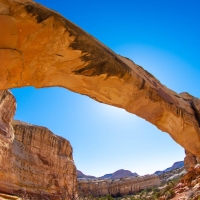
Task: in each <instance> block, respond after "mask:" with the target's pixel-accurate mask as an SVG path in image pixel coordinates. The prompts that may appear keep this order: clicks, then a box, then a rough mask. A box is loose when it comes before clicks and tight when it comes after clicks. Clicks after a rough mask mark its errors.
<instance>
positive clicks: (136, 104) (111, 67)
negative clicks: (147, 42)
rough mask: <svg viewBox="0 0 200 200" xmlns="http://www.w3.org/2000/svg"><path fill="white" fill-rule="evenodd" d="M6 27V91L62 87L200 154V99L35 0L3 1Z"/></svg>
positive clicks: (2, 75) (1, 74)
mask: <svg viewBox="0 0 200 200" xmlns="http://www.w3.org/2000/svg"><path fill="white" fill-rule="evenodd" d="M0 27H1V29H0V60H1V66H0V89H6V88H14V87H22V86H35V87H49V86H61V87H64V88H67V89H69V90H71V91H74V92H78V93H81V94H85V95H88V96H90V97H91V98H93V99H95V100H97V101H99V102H103V103H106V104H110V105H113V106H116V107H120V108H123V109H125V110H127V111H128V112H131V113H134V114H136V115H138V116H139V117H142V118H144V119H146V120H147V121H149V122H150V123H152V124H154V125H155V126H157V128H159V129H160V130H162V131H164V132H167V133H169V134H170V136H171V137H172V138H173V139H174V140H175V141H176V142H177V143H179V144H180V145H182V146H183V147H184V148H185V149H187V150H188V151H190V152H191V153H193V154H195V155H198V156H200V129H199V125H200V114H199V113H200V112H199V111H200V100H199V99H198V98H195V97H192V96H190V95H189V94H187V93H182V94H177V93H175V92H174V91H172V90H170V89H168V88H167V87H165V86H164V85H162V84H161V83H160V82H159V81H158V80H157V79H156V78H155V77H154V76H152V75H151V74H150V73H148V72H147V71H145V70H144V69H143V68H142V67H140V66H138V65H136V64H135V63H133V62H132V61H131V60H129V59H127V58H124V57H122V56H119V55H117V54H115V53H114V52H113V51H111V50H110V49H108V48H107V47H106V46H104V45H103V44H101V43H100V42H99V41H97V40H96V39H95V38H93V37H92V36H90V35H89V34H87V33H85V32H84V31H83V30H81V29H80V28H78V27H77V26H75V25H74V24H72V23H71V22H69V21H68V20H66V19H64V18H63V17H62V16H60V15H59V14H58V13H55V12H54V11H51V10H49V9H47V8H44V7H42V6H41V5H39V4H37V3H34V2H32V1H26V0H24V1H19V0H0ZM105 34H106V33H105ZM158 67H159V66H158Z"/></svg>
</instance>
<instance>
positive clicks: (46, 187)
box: [0, 91, 77, 200]
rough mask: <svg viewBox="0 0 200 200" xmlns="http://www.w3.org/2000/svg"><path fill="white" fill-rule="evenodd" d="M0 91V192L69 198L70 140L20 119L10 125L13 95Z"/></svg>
mask: <svg viewBox="0 0 200 200" xmlns="http://www.w3.org/2000/svg"><path fill="white" fill-rule="evenodd" d="M0 95H1V101H0V116H2V117H1V120H2V122H1V123H0V128H1V129H2V130H5V131H4V132H3V134H1V137H0V163H1V164H0V192H2V193H7V194H14V195H17V196H20V197H24V198H25V199H38V200H39V199H51V200H61V199H62V200H63V199H71V197H73V196H74V195H76V181H77V180H76V167H75V165H74V161H73V157H72V147H71V145H70V143H69V141H67V140H66V139H64V138H62V137H59V136H57V135H55V134H53V133H52V132H51V131H50V130H48V129H47V128H45V127H41V126H34V125H31V124H27V123H24V122H20V121H12V126H13V128H12V126H11V125H10V121H11V119H12V117H13V113H14V112H15V101H14V97H13V96H12V94H11V93H10V92H9V91H1V92H0ZM7 102H8V103H7ZM5 127H6V128H7V127H8V128H7V129H6V128H5ZM13 129H14V134H13ZM8 133H9V134H8ZM10 135H12V140H11V139H9V140H7V137H8V136H9V137H10ZM13 198H14V197H13Z"/></svg>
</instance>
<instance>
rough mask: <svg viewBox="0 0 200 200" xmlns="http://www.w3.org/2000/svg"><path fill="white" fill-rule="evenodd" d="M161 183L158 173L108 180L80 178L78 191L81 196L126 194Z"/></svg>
mask: <svg viewBox="0 0 200 200" xmlns="http://www.w3.org/2000/svg"><path fill="white" fill-rule="evenodd" d="M158 185H160V179H159V177H158V176H157V175H146V176H140V177H129V178H121V179H114V180H111V179H107V180H78V192H79V195H80V196H83V197H84V195H87V196H90V195H92V196H102V195H107V194H111V195H114V196H117V195H126V194H133V193H135V192H138V191H140V190H143V189H147V188H151V187H153V186H158Z"/></svg>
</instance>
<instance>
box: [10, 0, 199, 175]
mask: <svg viewBox="0 0 200 200" xmlns="http://www.w3.org/2000/svg"><path fill="white" fill-rule="evenodd" d="M37 2H39V3H41V4H43V5H45V6H46V7H48V8H51V9H53V10H55V11H57V12H59V13H61V14H62V15H63V16H64V17H66V18H67V19H69V20H70V21H72V22H73V23H75V24H76V25H78V26H79V27H81V28H82V29H84V30H85V31H86V32H88V33H90V34H91V35H93V36H94V37H96V38H97V39H98V40H100V41H101V42H102V43H104V44H105V45H107V46H108V47H109V48H111V49H112V50H114V51H115V52H116V53H118V54H120V55H123V56H126V57H129V58H130V59H132V60H133V61H134V62H135V63H137V64H139V65H141V66H142V67H144V68H145V69H146V70H148V71H149V72H150V73H152V74H153V75H154V76H155V77H156V78H158V79H159V80H160V81H161V82H162V83H163V84H164V85H166V86H167V87H169V88H170V89H173V90H175V91H176V92H178V93H180V92H184V91H187V92H189V93H190V94H192V95H194V96H196V97H198V98H200V89H199V86H200V78H199V77H200V56H199V55H200V48H199V47H200V37H199V35H200V23H199V19H200V12H199V10H200V1H199V0H193V1H189V0H151V1H149V0H137V1H136V0H132V1H130V0H123V1H120V0H115V1H112V0H111V1H106V0H101V1H96V2H95V1H90V0H85V1H81V0H76V1H73V0H67V1H64V0H57V1H55V0H37ZM12 92H13V94H14V95H15V97H16V99H17V112H16V116H15V118H16V119H19V120H22V121H25V122H29V123H32V124H36V125H42V126H46V127H48V128H49V129H50V130H52V131H53V132H54V133H55V134H57V135H61V136H63V137H65V138H66V139H68V140H69V141H70V142H71V144H72V146H73V149H74V160H75V164H76V166H77V168H78V169H79V170H81V171H82V172H83V173H85V174H90V175H95V176H101V175H104V174H106V173H111V172H114V171H116V170H118V169H127V170H131V171H132V172H137V173H138V174H140V175H144V174H148V173H154V172H155V171H156V170H162V169H165V168H167V167H169V166H171V165H172V164H173V162H175V161H179V160H183V158H184V149H183V148H182V147H180V146H179V145H178V144H176V143H175V142H174V141H173V140H172V139H171V137H170V136H169V135H168V134H166V133H163V132H161V131H159V130H158V129H157V128H156V127H154V126H153V125H151V124H149V123H148V122H146V121H145V120H143V119H140V118H138V117H136V116H135V115H133V114H130V113H127V112H125V111H124V110H122V109H118V108H114V107H111V106H108V105H104V104H101V103H98V102H95V101H94V100H92V99H90V98H88V97H86V96H83V95H80V94H76V93H72V92H70V91H67V90H65V89H62V88H48V89H34V88H33V87H28V88H20V89H13V90H12Z"/></svg>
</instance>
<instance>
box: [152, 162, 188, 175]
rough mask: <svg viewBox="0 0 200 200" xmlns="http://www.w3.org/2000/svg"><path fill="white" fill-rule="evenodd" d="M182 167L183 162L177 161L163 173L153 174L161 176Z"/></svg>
mask: <svg viewBox="0 0 200 200" xmlns="http://www.w3.org/2000/svg"><path fill="white" fill-rule="evenodd" d="M183 167H184V162H183V161H178V162H175V163H174V164H173V165H172V166H171V167H168V168H167V169H165V170H163V171H156V172H155V173H154V174H157V175H159V174H163V173H165V172H169V171H172V170H175V169H178V168H183Z"/></svg>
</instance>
